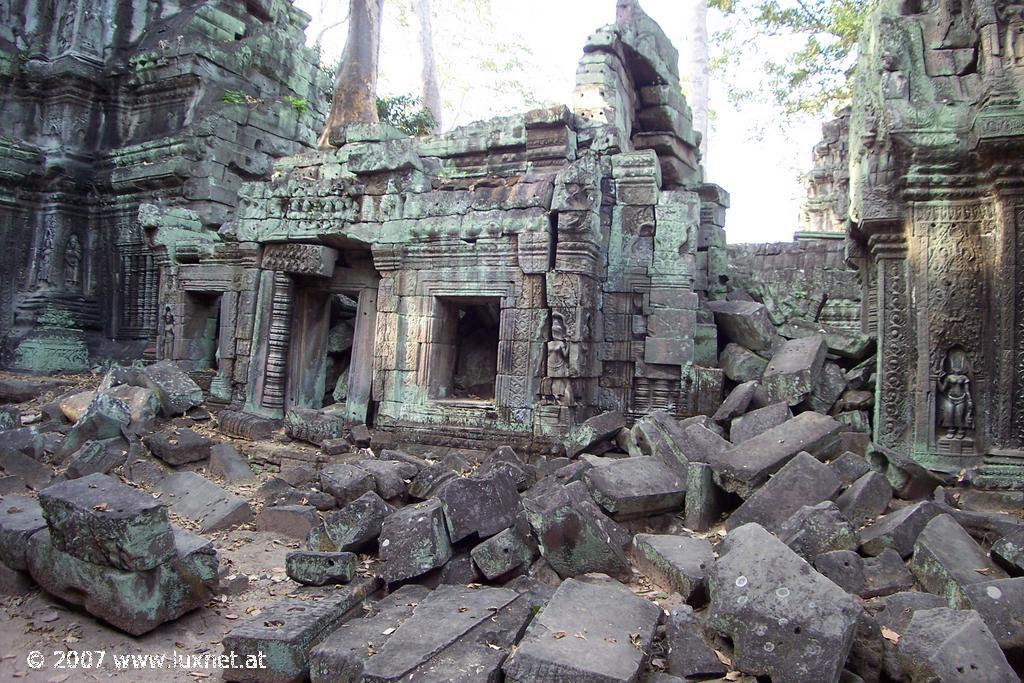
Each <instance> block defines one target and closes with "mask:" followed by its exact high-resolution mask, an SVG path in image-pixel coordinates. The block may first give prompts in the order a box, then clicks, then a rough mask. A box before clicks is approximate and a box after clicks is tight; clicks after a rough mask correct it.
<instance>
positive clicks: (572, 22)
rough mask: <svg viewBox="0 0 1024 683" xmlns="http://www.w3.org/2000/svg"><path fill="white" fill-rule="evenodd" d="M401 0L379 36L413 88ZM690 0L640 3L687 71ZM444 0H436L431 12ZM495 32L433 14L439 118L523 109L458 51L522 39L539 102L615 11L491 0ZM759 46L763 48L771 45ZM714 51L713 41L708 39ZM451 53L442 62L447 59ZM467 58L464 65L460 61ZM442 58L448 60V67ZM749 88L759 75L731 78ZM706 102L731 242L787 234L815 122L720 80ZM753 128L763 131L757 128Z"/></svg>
mask: <svg viewBox="0 0 1024 683" xmlns="http://www.w3.org/2000/svg"><path fill="white" fill-rule="evenodd" d="M405 1H406V0H385V22H384V29H383V31H382V45H381V81H380V84H379V88H380V91H381V93H383V94H402V93H408V94H418V92H419V53H418V45H417V42H416V40H415V33H414V31H413V29H412V28H402V27H400V26H399V25H398V22H397V18H396V11H395V6H396V5H397V4H398V3H400V2H401V3H404V2H405ZM691 1H692V0H641V4H642V6H643V8H644V10H645V11H646V12H647V13H648V14H649V15H650V16H651V17H653V18H654V19H655V20H656V21H657V22H658V23H659V24H661V26H662V28H663V29H664V30H665V32H666V34H668V37H669V38H670V39H671V40H672V42H673V43H674V44H675V45H676V47H677V48H678V49H679V52H680V55H681V58H682V61H683V64H681V69H682V71H683V73H684V74H685V72H686V63H685V62H686V48H687V46H686V42H687V38H688V35H689V31H688V27H687V19H686V17H687V11H686V9H687V7H686V3H687V2H691ZM443 2H444V0H435V3H436V5H437V6H436V7H435V14H437V9H438V7H442V6H443V5H442V3H443ZM295 4H296V5H298V6H299V7H301V8H302V9H304V10H305V11H307V12H309V13H310V14H311V15H312V16H313V22H312V24H311V25H310V29H309V32H308V35H309V36H310V37H309V40H310V42H313V40H314V37H315V35H316V34H317V33H318V32H319V30H320V27H322V26H325V25H329V24H332V23H334V22H336V21H338V20H339V19H341V18H343V17H344V16H345V13H346V12H347V6H348V2H347V1H346V0H295ZM491 7H492V12H493V25H494V29H493V33H491V34H490V35H479V29H477V31H476V33H469V34H467V33H466V31H467V30H472V28H471V27H467V20H466V18H465V17H463V16H458V13H455V12H449V13H446V14H444V15H443V16H440V17H436V18H435V21H434V26H433V29H434V43H435V46H434V47H435V53H437V54H438V60H439V62H442V63H441V64H439V70H440V71H441V78H440V80H441V97H442V99H443V100H445V109H446V111H445V127H446V128H447V127H449V126H451V125H452V124H455V125H462V124H466V123H469V122H470V121H473V120H477V119H483V118H488V117H490V116H497V115H501V114H511V113H514V112H517V111H521V110H524V109H529V108H530V106H528V105H526V104H525V103H524V102H523V101H522V98H521V96H518V95H517V93H515V92H512V93H502V92H495V91H494V90H492V89H489V87H488V86H489V85H490V83H488V82H486V81H484V80H482V79H490V78H491V76H489V75H488V74H487V73H483V72H481V71H480V70H479V69H478V68H474V67H473V61H472V59H466V60H465V62H460V60H459V59H458V57H459V56H460V55H463V54H471V55H474V56H481V55H483V56H486V55H487V54H488V51H490V52H492V53H493V49H492V48H493V45H494V44H495V43H503V42H504V43H508V42H513V41H516V42H519V43H521V44H524V45H526V46H527V47H528V48H529V51H530V53H532V54H531V57H530V58H529V59H528V63H526V64H525V65H524V66H523V68H522V69H521V71H520V72H519V73H518V74H516V76H517V77H518V79H519V80H520V81H521V82H522V83H523V84H524V85H525V86H526V89H527V90H528V91H529V92H531V93H532V94H533V96H534V98H535V99H536V101H537V102H538V103H541V104H545V105H546V104H557V103H567V102H568V100H569V97H570V96H571V94H572V91H573V87H574V85H575V75H576V64H577V62H578V61H579V58H580V56H581V55H582V49H583V43H584V41H585V39H586V37H587V35H588V34H590V33H591V32H593V31H594V30H595V29H597V28H599V27H600V26H603V25H604V24H608V23H611V22H612V21H613V20H614V15H615V2H614V0H491ZM723 21H724V19H723V17H721V16H720V15H718V14H717V13H716V12H714V11H711V12H710V13H709V24H710V26H709V30H710V32H711V33H713V32H714V30H715V29H716V28H721V27H722V26H723V24H722V22H723ZM344 41H345V27H344V26H339V27H337V28H334V29H331V30H330V31H328V32H327V33H326V34H325V38H324V41H323V53H324V60H325V61H333V60H336V59H337V58H338V56H339V55H340V53H341V49H342V48H343V47H344ZM771 49H772V47H771V46H765V50H771ZM711 51H712V52H714V46H712V47H711ZM446 60H447V64H445V63H443V62H445V61H446ZM463 63H464V64H465V68H462V64H463ZM446 67H447V68H446ZM736 85H738V86H740V87H743V88H753V87H755V85H756V84H755V83H739V84H736ZM710 106H711V110H712V117H713V120H712V122H711V131H710V133H709V136H708V137H709V141H708V145H709V146H708V158H707V159H705V160H704V169H705V177H706V179H707V180H708V181H709V182H714V183H718V184H719V185H721V186H722V187H724V188H725V189H726V190H728V191H729V193H730V194H731V195H732V208H731V209H730V210H729V212H728V214H727V219H726V233H727V235H728V239H729V242H731V243H735V242H770V241H789V240H791V239H792V237H793V232H794V231H795V230H796V229H797V228H798V216H799V207H800V202H801V201H802V199H803V197H804V189H803V187H802V185H801V184H800V181H799V175H800V173H803V172H806V171H808V170H809V168H810V160H811V148H812V146H813V145H814V144H815V143H816V142H817V141H818V139H819V138H820V124H819V123H809V124H808V125H806V126H801V127H800V128H799V129H798V130H792V129H790V130H789V131H787V132H786V134H784V133H783V132H782V131H781V130H780V129H779V127H778V125H777V124H776V123H775V116H776V113H775V111H774V110H773V108H772V106H771V105H770V104H769V103H767V102H765V103H756V102H752V103H747V104H745V105H743V107H742V108H741V109H736V108H735V107H733V106H732V105H731V104H730V103H729V102H728V100H727V97H726V88H725V84H723V83H716V82H714V81H713V82H712V84H711V96H710ZM757 131H761V134H758V133H757Z"/></svg>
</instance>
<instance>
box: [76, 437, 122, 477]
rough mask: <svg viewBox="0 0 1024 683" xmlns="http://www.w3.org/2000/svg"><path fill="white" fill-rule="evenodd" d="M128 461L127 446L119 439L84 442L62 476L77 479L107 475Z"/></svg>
mask: <svg viewBox="0 0 1024 683" xmlns="http://www.w3.org/2000/svg"><path fill="white" fill-rule="evenodd" d="M127 459H128V444H127V443H126V442H125V440H124V439H123V438H121V437H116V438H113V439H103V440H102V441H86V442H85V444H83V445H82V447H81V448H79V449H78V450H77V451H75V452H74V454H72V456H71V458H70V459H69V460H68V466H67V469H66V470H65V471H64V476H66V477H67V478H68V479H77V478H78V477H85V476H88V475H90V474H109V473H110V471H111V470H112V469H114V468H115V467H120V466H121V465H123V464H124V463H125V460H127Z"/></svg>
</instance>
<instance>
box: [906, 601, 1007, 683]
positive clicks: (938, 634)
mask: <svg viewBox="0 0 1024 683" xmlns="http://www.w3.org/2000/svg"><path fill="white" fill-rule="evenodd" d="M897 648H898V651H899V660H900V664H901V665H902V666H903V670H904V671H905V672H906V673H907V674H908V675H909V677H910V680H912V681H964V682H965V683H967V682H968V681H970V683H1018V682H1019V680H1020V679H1019V678H1018V677H1017V674H1015V673H1014V672H1013V669H1011V668H1010V664H1009V663H1008V662H1007V661H1006V655H1004V654H1003V651H1002V650H1000V649H999V643H998V642H996V639H995V638H994V637H993V636H992V632H991V631H990V630H989V629H988V627H987V626H986V625H985V622H984V621H982V619H981V617H980V616H979V615H978V613H977V612H975V611H973V610H966V611H958V610H953V609H949V608H948V607H939V608H936V609H926V610H918V611H916V612H914V616H913V617H911V619H910V623H909V624H908V626H907V629H906V630H905V631H904V632H903V633H902V634H901V637H900V642H899V645H898V646H897Z"/></svg>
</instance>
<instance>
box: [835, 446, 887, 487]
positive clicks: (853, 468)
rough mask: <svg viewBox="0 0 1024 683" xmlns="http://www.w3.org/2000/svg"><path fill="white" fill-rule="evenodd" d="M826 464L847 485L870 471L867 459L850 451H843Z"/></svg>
mask: <svg viewBox="0 0 1024 683" xmlns="http://www.w3.org/2000/svg"><path fill="white" fill-rule="evenodd" d="M828 465H829V467H831V468H832V469H833V470H834V471H835V473H836V476H837V477H839V481H841V482H843V485H844V486H849V485H850V484H852V483H853V482H855V481H857V480H858V479H860V478H861V477H863V476H864V475H865V474H867V473H868V472H870V471H871V465H869V464H868V461H867V460H865V459H864V458H862V457H861V456H859V455H857V454H856V453H852V452H850V451H844V452H843V453H842V454H841V455H840V456H839V457H838V458H836V459H835V460H833V461H832V462H830V463H829V464H828ZM890 490H891V487H890Z"/></svg>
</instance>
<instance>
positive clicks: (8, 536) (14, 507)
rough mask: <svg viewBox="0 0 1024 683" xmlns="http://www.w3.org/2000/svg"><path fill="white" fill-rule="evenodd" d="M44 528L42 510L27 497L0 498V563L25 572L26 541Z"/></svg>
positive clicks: (33, 500)
mask: <svg viewBox="0 0 1024 683" xmlns="http://www.w3.org/2000/svg"><path fill="white" fill-rule="evenodd" d="M44 528H46V520H45V519H44V518H43V509H42V508H41V507H39V503H38V502H37V501H36V500H35V499H34V498H29V497H28V496H4V497H3V498H0V562H2V563H3V564H5V565H7V566H8V567H10V568H11V569H16V570H18V571H25V570H26V569H28V564H27V563H26V561H25V550H26V549H27V548H28V539H29V538H30V537H31V536H32V534H34V533H35V532H37V531H39V530H40V529H44Z"/></svg>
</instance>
